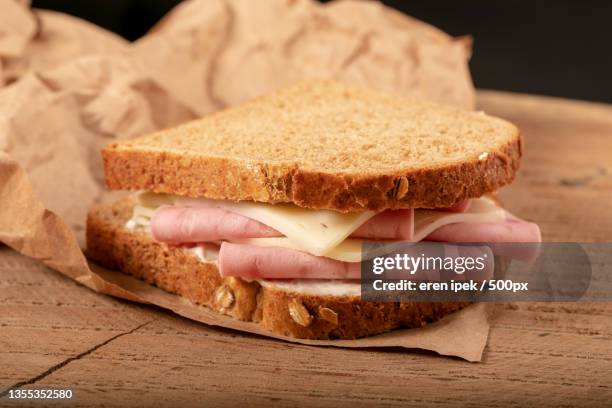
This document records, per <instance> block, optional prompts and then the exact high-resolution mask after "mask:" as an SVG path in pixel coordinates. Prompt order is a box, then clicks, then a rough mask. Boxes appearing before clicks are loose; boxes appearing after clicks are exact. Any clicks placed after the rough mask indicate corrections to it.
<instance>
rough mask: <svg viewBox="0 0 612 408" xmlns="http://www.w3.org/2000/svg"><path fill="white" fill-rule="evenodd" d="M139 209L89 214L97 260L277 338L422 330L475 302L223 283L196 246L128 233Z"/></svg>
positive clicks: (90, 250)
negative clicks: (382, 299)
mask: <svg viewBox="0 0 612 408" xmlns="http://www.w3.org/2000/svg"><path fill="white" fill-rule="evenodd" d="M133 205H134V201H133V200H132V199H124V200H122V201H119V202H116V203H114V204H111V205H103V206H100V207H97V208H95V209H93V210H92V211H91V212H90V213H89V215H88V218H87V251H86V253H87V256H88V257H89V258H90V259H92V260H93V261H95V262H97V263H99V264H100V265H102V266H105V267H107V268H110V269H115V270H120V271H122V272H124V273H127V274H129V275H132V276H135V277H137V278H139V279H143V280H145V281H146V282H148V283H150V284H153V285H155V286H158V287H159V288H161V289H164V290H166V291H168V292H171V293H174V294H177V295H180V296H182V297H184V298H186V299H188V300H189V301H191V302H193V303H196V304H199V305H203V306H205V307H209V308H211V309H213V310H215V311H217V312H219V313H223V314H226V315H229V316H233V317H234V318H236V319H241V320H246V321H255V322H259V324H261V325H262V326H263V327H264V328H265V329H267V330H270V331H272V332H274V333H276V334H280V335H285V336H291V337H297V338H307V339H353V338H357V337H363V336H369V335H373V334H378V333H382V332H385V331H388V330H392V329H394V328H400V327H405V328H408V327H420V326H422V325H424V324H426V323H428V322H433V321H435V320H438V319H440V318H441V317H443V316H445V315H447V314H449V313H452V312H454V311H456V310H459V309H461V308H462V307H464V306H466V305H467V304H468V303H467V302H444V303H441V302H401V303H375V302H364V301H362V300H361V299H360V296H359V295H358V294H357V295H355V294H342V293H339V291H338V290H337V289H338V285H342V283H340V282H337V281H328V282H327V283H325V285H331V286H329V293H326V292H325V289H323V290H322V289H321V286H320V285H319V287H317V289H316V290H309V289H308V286H309V285H308V283H306V284H304V283H303V282H302V283H301V284H297V283H296V284H294V283H291V282H288V283H284V284H275V283H273V282H265V281H263V282H261V283H260V282H256V281H253V282H247V281H244V280H242V279H240V278H233V277H232V278H223V277H221V276H220V274H219V271H218V269H217V265H216V263H214V262H204V261H202V260H200V259H198V257H197V256H196V255H194V254H193V253H192V252H191V251H189V250H188V249H185V248H182V247H176V246H169V245H167V244H164V243H159V242H155V241H153V239H152V237H151V235H150V234H149V233H148V232H147V231H146V230H130V229H127V228H126V227H125V225H126V222H127V221H128V219H129V218H130V217H131V216H132V208H133ZM334 285H336V286H335V287H334ZM355 285H357V287H359V284H357V283H355ZM305 288H306V289H305ZM324 288H325V286H324Z"/></svg>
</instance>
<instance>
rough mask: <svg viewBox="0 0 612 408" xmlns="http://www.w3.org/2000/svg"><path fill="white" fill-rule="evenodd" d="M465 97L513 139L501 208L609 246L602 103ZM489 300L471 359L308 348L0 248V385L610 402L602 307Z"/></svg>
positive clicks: (235, 397)
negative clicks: (515, 153) (476, 359)
mask: <svg viewBox="0 0 612 408" xmlns="http://www.w3.org/2000/svg"><path fill="white" fill-rule="evenodd" d="M479 105H480V108H481V109H484V110H485V111H487V112H488V113H492V114H495V115H499V116H502V117H505V118H508V119H510V120H512V121H514V122H515V123H517V124H518V125H519V126H520V127H521V129H522V130H523V132H524V136H525V142H526V143H525V156H524V160H523V165H522V170H521V173H520V176H519V177H518V178H517V180H516V182H515V183H514V184H513V185H512V186H511V187H507V188H505V189H504V190H502V192H501V197H502V199H503V201H504V202H505V204H506V206H507V207H508V208H509V209H510V210H512V211H514V212H515V213H517V214H518V215H520V216H522V217H524V218H527V219H529V220H533V221H535V222H537V223H539V224H540V226H541V227H542V231H543V235H544V239H545V240H546V241H612V107H610V106H606V105H598V104H591V103H585V102H575V101H567V100H562V99H553V98H543V97H535V96H527V95H516V94H505V93H498V92H487V91H483V92H480V94H479ZM496 308H497V312H496V314H495V317H494V321H493V326H492V329H491V334H490V338H489V344H488V346H487V349H486V351H485V358H484V360H483V362H481V363H467V362H465V361H463V360H460V359H454V358H444V357H439V356H437V355H435V354H433V353H428V352H422V351H418V350H415V351H414V352H406V351H402V350H395V349H390V350H348V349H336V348H322V347H309V346H302V345H297V344H288V343H284V342H282V341H276V340H271V339H268V338H260V337H257V336H253V335H246V334H242V333H238V332H233V331H230V330H224V329H219V328H211V327H207V326H205V325H202V324H198V323H194V322H191V321H189V320H186V319H183V318H180V317H177V316H175V315H173V314H171V313H168V312H166V311H163V310H161V309H158V308H155V307H147V306H141V305H136V304H132V303H129V302H126V301H122V300H118V299H114V298H110V297H108V296H103V295H98V294H96V293H93V292H91V291H89V290H88V289H85V288H83V287H81V286H79V285H78V284H76V283H75V282H73V281H71V280H69V279H67V278H65V277H63V276H61V275H60V274H58V273H55V272H54V271H51V270H49V269H47V268H45V267H42V266H40V265H38V264H36V263H34V262H33V261H31V260H29V259H27V258H24V257H22V256H20V255H18V254H16V253H15V252H12V251H11V250H9V249H6V248H3V249H0V367H1V369H0V393H2V392H3V391H5V390H7V389H9V388H11V387H22V388H65V387H69V388H72V389H73V390H74V393H75V398H74V399H73V400H72V401H70V402H68V403H63V404H62V405H64V404H66V405H68V406H95V407H97V406H108V407H119V406H160V407H161V406H227V407H233V406H243V405H249V406H268V405H275V406H283V407H294V406H314V407H318V406H329V407H335V406H348V405H351V406H355V407H358V406H372V405H376V406H383V407H384V406H407V405H416V406H432V405H433V406H440V407H444V406H493V407H498V406H499V407H507V406H526V405H534V406H555V407H565V406H595V407H598V406H610V404H611V402H610V401H611V400H612V303H603V302H602V303H584V302H580V303H514V304H499V305H497V306H496ZM449 341H452V339H449ZM31 404H32V405H35V406H42V405H41V404H40V403H31ZM2 405H8V406H17V405H19V406H23V405H24V404H23V403H18V402H15V401H14V400H13V401H11V400H9V399H8V398H7V397H6V395H5V396H4V397H0V406H2ZM26 405H27V404H26Z"/></svg>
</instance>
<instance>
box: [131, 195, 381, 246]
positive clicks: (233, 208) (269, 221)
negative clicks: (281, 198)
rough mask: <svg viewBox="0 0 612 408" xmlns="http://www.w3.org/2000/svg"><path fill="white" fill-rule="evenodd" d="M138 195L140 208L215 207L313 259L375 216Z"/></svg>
mask: <svg viewBox="0 0 612 408" xmlns="http://www.w3.org/2000/svg"><path fill="white" fill-rule="evenodd" d="M151 195H152V194H151V193H143V194H140V195H139V198H138V200H139V203H140V204H141V205H142V206H148V205H150V204H153V205H157V206H159V205H162V204H161V203H163V202H165V203H167V204H177V205H186V206H192V207H217V208H223V209H225V210H227V211H230V212H233V213H236V214H240V215H242V216H245V217H248V218H251V219H254V220H256V221H259V222H261V223H262V224H265V225H267V226H269V227H272V228H274V229H275V230H277V231H278V232H280V233H281V234H283V235H284V236H285V237H287V239H288V240H289V241H291V243H292V245H294V246H295V247H296V248H299V249H300V250H302V251H305V252H308V253H310V254H313V255H317V256H320V255H326V254H327V253H328V252H330V251H331V250H332V249H333V248H334V247H336V246H337V245H338V244H340V243H341V242H342V241H344V240H345V239H346V237H348V236H349V235H351V233H352V232H353V231H355V230H356V229H357V228H359V227H360V226H361V225H362V224H363V223H364V222H366V221H367V220H369V219H370V218H372V217H373V216H374V215H376V213H375V212H373V211H363V212H355V213H347V214H343V213H339V212H336V211H330V210H309V209H306V208H300V207H298V206H296V205H293V204H263V203H256V202H251V201H238V202H234V201H225V200H211V199H207V198H186V197H178V196H165V197H159V195H157V194H154V195H153V196H154V197H151Z"/></svg>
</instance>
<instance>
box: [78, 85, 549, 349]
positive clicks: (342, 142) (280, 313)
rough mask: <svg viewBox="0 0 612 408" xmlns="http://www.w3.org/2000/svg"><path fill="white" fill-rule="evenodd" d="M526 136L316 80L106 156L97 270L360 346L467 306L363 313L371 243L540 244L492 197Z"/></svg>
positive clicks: (276, 328) (92, 242) (95, 231)
mask: <svg viewBox="0 0 612 408" xmlns="http://www.w3.org/2000/svg"><path fill="white" fill-rule="evenodd" d="M521 154H522V140H521V135H520V132H519V130H518V129H517V127H516V126H514V125H513V124H511V123H509V122H507V121H504V120H502V119H499V118H495V117H492V116H488V115H486V114H485V113H483V112H471V111H464V110H461V109H458V108H454V107H448V106H443V105H438V104H434V103H430V102H425V101H419V100H412V99H404V98H402V97H399V96H395V95H388V94H384V93H380V92H377V91H374V90H369V89H364V88H356V87H350V86H347V85H344V84H341V83H337V82H334V81H323V80H309V81H304V82H300V83H297V84H295V85H292V86H290V87H288V88H285V89H281V90H278V91H276V92H274V93H271V94H268V95H264V96H260V97H258V98H256V99H254V100H251V101H249V102H247V103H245V104H243V105H240V106H236V107H232V108H229V109H227V110H223V111H219V112H216V113H213V114H211V115H209V116H207V117H204V118H202V119H199V120H195V121H193V122H189V123H186V124H183V125H181V126H178V127H176V128H173V129H168V130H163V131H160V132H157V133H154V134H151V135H147V136H143V137H140V138H136V139H132V140H126V141H121V142H117V143H112V144H110V145H109V146H107V147H106V148H104V149H103V151H102V156H103V162H104V171H105V178H106V184H107V187H108V188H109V189H112V190H131V191H133V193H132V194H131V195H129V196H128V197H127V198H123V199H121V200H119V201H117V202H114V203H111V204H104V205H101V206H98V207H96V208H93V209H92V210H91V211H90V212H89V214H88V219H87V250H86V253H87V255H88V257H89V258H90V259H92V260H93V261H95V262H96V263H98V264H100V265H102V266H105V267H107V268H111V269H115V270H118V271H121V272H123V273H126V274H129V275H132V276H134V277H136V278H139V279H142V280H144V281H146V282H148V283H149V284H152V285H155V286H157V287H159V288H161V289H163V290H165V291H167V292H171V293H173V294H175V295H178V296H181V297H183V298H185V299H186V300H187V301H189V302H192V303H194V304H197V305H201V306H202V307H207V308H210V309H212V310H214V311H216V312H218V313H222V314H225V315H229V316H231V317H233V318H236V319H241V320H246V321H253V322H257V323H259V324H260V325H261V326H262V327H263V328H265V329H266V330H269V331H271V332H273V333H275V334H278V335H284V336H290V337H296V338H307V339H353V338H358V337H364V336H370V335H374V334H378V333H382V332H386V331H389V330H393V329H396V328H413V327H420V326H422V325H424V324H427V323H430V322H434V321H436V320H438V319H440V318H442V317H443V316H445V315H447V314H449V313H453V312H455V311H457V310H459V309H461V308H463V307H465V306H466V305H467V304H468V303H467V302H464V301H455V302H453V301H448V302H416V301H400V302H368V301H365V300H363V299H362V298H361V293H360V273H359V270H360V269H359V265H360V261H361V248H362V246H363V245H364V243H367V242H378V241H383V242H400V241H410V242H420V241H437V242H539V241H540V231H539V228H538V227H537V225H535V224H532V223H529V222H526V221H523V220H521V219H519V218H517V217H515V216H513V215H511V214H510V213H508V212H507V211H506V210H504V209H503V208H502V207H501V206H500V204H499V202H498V201H497V200H496V199H495V196H494V193H495V191H496V190H497V189H499V188H500V187H502V186H504V185H506V184H508V183H510V182H511V181H512V180H513V179H514V177H515V174H516V172H517V170H518V167H519V160H520V157H521Z"/></svg>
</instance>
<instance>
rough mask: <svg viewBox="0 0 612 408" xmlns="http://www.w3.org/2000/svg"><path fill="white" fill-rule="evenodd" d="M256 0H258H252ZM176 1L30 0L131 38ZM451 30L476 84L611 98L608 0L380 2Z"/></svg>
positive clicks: (611, 32) (611, 29)
mask: <svg viewBox="0 0 612 408" xmlns="http://www.w3.org/2000/svg"><path fill="white" fill-rule="evenodd" d="M253 1H261V0H253ZM178 2H179V0H33V1H32V4H33V6H34V7H39V8H47V9H53V10H59V11H63V12H66V13H69V14H73V15H76V16H79V17H82V18H84V19H87V20H90V21H92V22H94V23H96V24H98V25H100V26H102V27H105V28H107V29H109V30H112V31H114V32H116V33H118V34H120V35H122V36H123V37H125V38H127V39H129V40H134V39H136V38H138V37H140V36H141V35H143V34H144V33H146V31H147V30H148V29H149V28H150V27H151V26H152V25H153V24H154V23H155V22H156V21H157V20H159V18H161V17H162V16H163V15H164V14H165V13H167V12H168V11H169V10H170V9H171V8H172V7H173V6H174V5H175V4H177V3H178ZM384 3H385V4H388V5H390V6H392V7H395V8H396V9H398V10H401V11H403V12H405V13H407V14H409V15H411V16H414V17H416V18H419V19H421V20H423V21H426V22H428V23H431V24H433V25H435V26H436V27H438V28H440V29H442V30H444V31H446V32H447V33H449V34H451V35H454V36H461V35H466V34H470V35H472V36H473V37H474V54H473V57H472V60H471V63H470V67H471V70H472V76H473V78H474V81H475V83H476V86H477V87H479V88H490V89H502V90H509V91H516V92H527V93H534V94H542V95H554V96H563V97H568V98H576V99H587V100H594V101H603V102H611V103H612V78H611V76H612V1H603V0H602V1H578V0H573V1H571V0H570V1H552V0H539V1H536V0H505V1H490V0H489V1H486V0H455V1H442V0H430V1H424V0H422V1H384Z"/></svg>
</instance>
